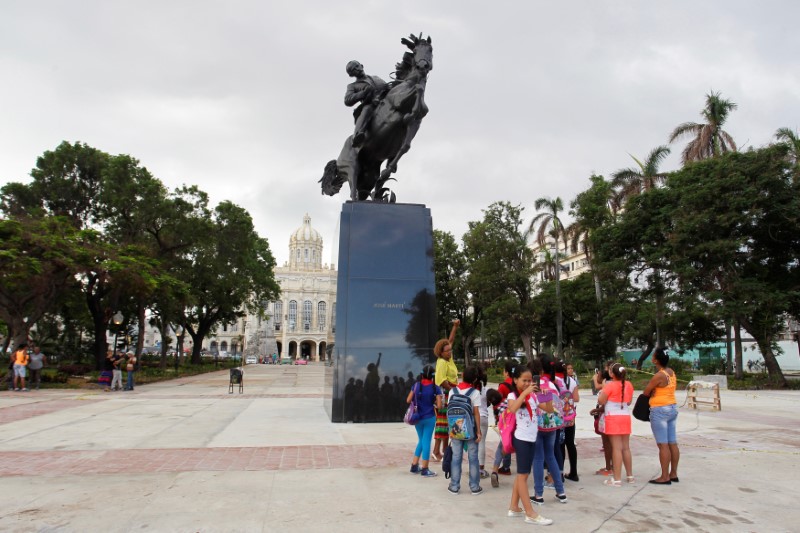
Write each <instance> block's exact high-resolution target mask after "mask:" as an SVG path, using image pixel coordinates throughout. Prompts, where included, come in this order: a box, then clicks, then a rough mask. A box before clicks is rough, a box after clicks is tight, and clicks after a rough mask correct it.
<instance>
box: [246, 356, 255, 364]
mask: <svg viewBox="0 0 800 533" xmlns="http://www.w3.org/2000/svg"><path fill="white" fill-rule="evenodd" d="M244 364H246V365H255V364H258V358H256V356H255V355H248V356H247V359H245V360H244Z"/></svg>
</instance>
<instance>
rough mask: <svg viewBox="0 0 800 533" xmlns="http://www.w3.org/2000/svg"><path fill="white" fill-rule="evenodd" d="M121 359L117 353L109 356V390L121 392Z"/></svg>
mask: <svg viewBox="0 0 800 533" xmlns="http://www.w3.org/2000/svg"><path fill="white" fill-rule="evenodd" d="M122 359H123V357H122V356H121V355H120V354H119V352H114V355H113V356H111V376H112V377H111V390H112V391H114V390H122Z"/></svg>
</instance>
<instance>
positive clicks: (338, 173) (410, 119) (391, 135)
mask: <svg viewBox="0 0 800 533" xmlns="http://www.w3.org/2000/svg"><path fill="white" fill-rule="evenodd" d="M400 42H401V43H402V44H404V45H406V46H407V47H408V48H409V50H410V51H409V52H406V53H405V54H403V59H402V60H401V61H400V62H399V63H397V64H396V65H395V72H394V80H392V81H391V82H390V83H386V82H385V81H383V80H382V79H381V78H379V77H377V76H369V75H367V74H365V73H364V67H363V66H362V65H361V63H359V62H358V61H350V62H349V63H348V64H347V67H346V71H347V74H348V75H349V76H351V77H353V78H355V81H354V82H353V83H351V84H350V85H348V86H347V92H346V93H345V97H344V103H345V105H347V106H353V105H355V104H358V103H360V105H359V106H358V107H357V108H356V109H355V111H353V116H354V118H355V128H354V131H353V135H351V136H350V137H348V138H347V140H345V142H344V146H343V147H342V151H341V152H340V153H339V157H338V159H335V160H332V161H329V162H328V164H327V165H325V171H324V173H323V175H322V179H320V180H319V181H320V183H321V184H322V193H323V194H327V195H329V196H333V195H334V194H336V193H338V192H339V189H341V187H342V184H344V182H345V181H346V182H348V183H349V184H350V199H351V200H353V201H363V200H373V201H377V202H389V203H394V201H395V195H394V193H393V192H391V191H390V190H389V189H387V188H386V187H385V186H384V185H385V183H386V182H387V181H388V180H389V179H394V178H392V177H391V175H392V174H393V173H395V172H397V162H398V161H399V160H400V158H401V157H402V156H403V154H405V153H406V152H408V150H409V148H411V141H412V140H413V139H414V136H415V135H416V134H417V131H418V130H419V126H420V124H421V123H422V119H423V118H424V117H425V115H427V114H428V106H426V105H425V85H426V84H427V82H428V73H429V72H430V71H431V70H432V69H433V46H432V44H431V38H430V37H428V38H427V39H423V38H422V34H420V36H419V37H416V36H414V35H410V36H409V38H408V39H406V38H403V39H401V40H400ZM384 162H386V166H385V167H384V168H383V170H381V165H382V164H383V163H384Z"/></svg>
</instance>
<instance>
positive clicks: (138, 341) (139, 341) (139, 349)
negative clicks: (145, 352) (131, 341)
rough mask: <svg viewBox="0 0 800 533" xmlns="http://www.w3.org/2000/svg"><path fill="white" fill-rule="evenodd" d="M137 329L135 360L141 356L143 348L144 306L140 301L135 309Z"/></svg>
mask: <svg viewBox="0 0 800 533" xmlns="http://www.w3.org/2000/svg"><path fill="white" fill-rule="evenodd" d="M136 315H137V317H136V318H137V321H138V330H137V337H136V360H137V361H138V360H139V359H140V358H141V356H142V349H143V348H144V330H145V307H144V304H142V303H140V304H139V307H138V309H136Z"/></svg>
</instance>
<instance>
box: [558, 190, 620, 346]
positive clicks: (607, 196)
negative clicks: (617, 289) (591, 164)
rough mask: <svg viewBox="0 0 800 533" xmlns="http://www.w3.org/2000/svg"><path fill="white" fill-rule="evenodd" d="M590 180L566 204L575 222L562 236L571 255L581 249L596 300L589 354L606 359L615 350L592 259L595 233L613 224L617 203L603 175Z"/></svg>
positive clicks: (596, 266) (597, 270) (597, 269)
mask: <svg viewBox="0 0 800 533" xmlns="http://www.w3.org/2000/svg"><path fill="white" fill-rule="evenodd" d="M590 181H591V183H592V184H591V186H590V187H589V188H588V189H587V190H585V191H583V192H581V193H580V194H578V195H577V196H576V197H575V199H574V200H573V201H572V202H571V203H570V208H571V210H570V214H571V215H572V216H573V217H575V219H574V222H573V223H572V224H570V225H569V226H568V227H567V229H566V235H567V238H568V239H569V242H570V249H571V250H572V251H573V253H574V252H577V251H578V250H579V248H581V247H582V249H583V251H584V253H585V254H586V260H587V262H588V263H589V268H590V269H591V275H592V281H593V284H594V292H595V300H596V306H595V313H596V315H595V325H596V329H597V335H598V336H599V338H598V340H597V342H596V343H594V344H595V346H594V347H593V353H595V354H596V355H597V356H599V358H610V357H611V356H612V355H613V353H614V350H615V348H614V346H613V345H611V343H610V342H608V341H611V340H612V339H613V337H610V336H608V335H607V332H606V324H605V319H604V314H605V312H604V306H603V290H602V282H601V278H602V277H603V271H602V269H601V268H600V265H599V264H598V261H597V260H596V258H595V257H596V254H595V248H596V246H597V244H596V242H595V239H596V237H595V234H596V233H597V230H599V229H600V228H603V227H605V226H607V225H609V224H612V223H613V222H614V220H615V218H616V212H617V206H618V202H617V195H616V194H615V193H614V189H613V186H612V184H611V183H609V182H608V181H606V180H605V178H603V176H597V175H593V176H591V178H590ZM606 277H608V274H606Z"/></svg>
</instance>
